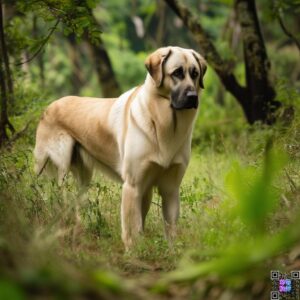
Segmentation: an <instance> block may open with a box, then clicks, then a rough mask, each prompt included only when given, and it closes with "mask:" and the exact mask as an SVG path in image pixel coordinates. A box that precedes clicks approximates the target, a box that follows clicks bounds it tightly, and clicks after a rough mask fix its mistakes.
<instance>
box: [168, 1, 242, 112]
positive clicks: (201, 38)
mask: <svg viewBox="0 0 300 300" xmlns="http://www.w3.org/2000/svg"><path fill="white" fill-rule="evenodd" d="M165 2H166V3H167V4H168V5H169V7H170V8H171V9H172V10H173V11H174V12H175V13H176V15H177V16H178V17H179V18H180V19H181V20H182V21H183V23H184V24H185V26H186V27H187V28H188V29H189V30H190V31H191V32H192V33H193V37H194V39H195V40H196V41H197V43H198V44H199V47H200V49H201V50H202V51H203V55H204V57H205V59H206V60H207V62H208V63H209V65H210V66H211V67H212V68H213V69H214V70H215V72H216V73H217V74H218V76H219V77H220V79H221V81H222V83H223V85H224V86H225V88H226V90H227V91H229V92H230V93H231V94H232V95H233V96H234V97H235V98H236V99H237V100H238V102H239V103H240V104H241V105H242V107H244V106H245V105H246V103H245V102H246V97H245V94H246V88H245V87H242V86H241V85H240V84H239V83H238V81H237V80H236V77H235V76H234V74H233V72H232V70H231V67H230V63H229V62H228V61H225V60H223V59H222V58H221V56H220V55H219V53H218V51H217V49H216V47H215V46H214V44H213V43H212V42H211V40H210V37H209V36H208V34H207V33H206V32H205V30H204V28H203V27H202V26H201V24H200V23H199V22H198V20H197V18H196V17H195V16H193V15H192V13H191V12H190V10H189V9H188V8H187V7H186V6H184V5H183V4H181V3H180V2H179V1H178V0H165Z"/></svg>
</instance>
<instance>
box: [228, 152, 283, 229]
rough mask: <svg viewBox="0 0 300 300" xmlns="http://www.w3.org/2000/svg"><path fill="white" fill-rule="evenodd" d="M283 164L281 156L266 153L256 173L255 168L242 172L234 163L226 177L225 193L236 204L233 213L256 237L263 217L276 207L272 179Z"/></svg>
mask: <svg viewBox="0 0 300 300" xmlns="http://www.w3.org/2000/svg"><path fill="white" fill-rule="evenodd" d="M284 163H285V158H284V156H283V154H282V153H280V152H278V151H274V149H267V152H266V153H265V160H264V163H263V165H262V166H261V167H260V168H259V169H257V167H255V166H250V167H247V168H244V169H242V168H241V166H240V165H239V164H238V163H235V164H234V165H233V168H232V170H231V171H230V172H229V173H228V175H227V178H226V185H227V190H228V193H229V195H230V196H231V197H232V198H233V199H235V201H237V213H238V215H239V216H240V217H241V219H242V220H243V221H244V222H245V223H246V225H247V226H248V227H249V228H250V229H251V230H252V231H254V232H256V233H262V232H265V231H266V227H265V226H266V220H267V216H268V215H269V214H270V213H271V212H272V211H273V210H274V209H275V207H276V205H277V204H278V200H279V195H280V191H279V190H278V189H277V188H275V186H274V177H275V176H278V174H279V172H280V171H281V169H282V166H283V165H284Z"/></svg>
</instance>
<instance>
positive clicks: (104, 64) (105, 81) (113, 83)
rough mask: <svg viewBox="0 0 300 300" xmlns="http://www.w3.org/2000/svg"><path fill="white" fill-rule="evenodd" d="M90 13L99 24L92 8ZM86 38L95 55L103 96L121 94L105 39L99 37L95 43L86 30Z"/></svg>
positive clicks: (108, 96) (109, 96)
mask: <svg viewBox="0 0 300 300" xmlns="http://www.w3.org/2000/svg"><path fill="white" fill-rule="evenodd" d="M89 13H90V15H91V18H92V19H93V22H94V23H95V24H97V20H96V18H95V17H94V15H93V12H92V10H89ZM84 39H85V41H86V42H87V44H88V46H89V48H90V51H91V53H92V56H93V60H94V64H95V68H96V71H97V75H98V81H99V84H100V86H101V90H102V94H103V97H107V98H111V97H117V96H119V95H120V94H121V88H120V85H119V83H118V81H117V78H116V75H115V72H114V70H113V67H112V64H111V61H110V58H109V55H108V53H107V51H106V48H105V45H104V43H103V40H102V39H101V38H99V39H98V43H94V42H93V41H92V40H91V39H90V36H89V34H88V32H85V34H84Z"/></svg>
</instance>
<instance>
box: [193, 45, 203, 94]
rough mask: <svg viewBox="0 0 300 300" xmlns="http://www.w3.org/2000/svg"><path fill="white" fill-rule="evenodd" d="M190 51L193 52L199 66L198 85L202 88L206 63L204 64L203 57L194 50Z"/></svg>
mask: <svg viewBox="0 0 300 300" xmlns="http://www.w3.org/2000/svg"><path fill="white" fill-rule="evenodd" d="M192 53H193V56H194V57H195V59H196V61H197V63H198V65H199V68H200V78H199V86H200V87H201V88H202V89H204V84H203V77H204V74H205V72H206V69H207V64H206V61H205V59H204V58H203V57H202V56H201V55H200V54H199V53H197V52H196V51H194V50H192Z"/></svg>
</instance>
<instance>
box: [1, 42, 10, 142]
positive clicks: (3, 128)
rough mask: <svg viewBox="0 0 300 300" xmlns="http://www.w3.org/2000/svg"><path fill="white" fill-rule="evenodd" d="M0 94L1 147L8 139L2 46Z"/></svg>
mask: <svg viewBox="0 0 300 300" xmlns="http://www.w3.org/2000/svg"><path fill="white" fill-rule="evenodd" d="M0 96H1V114H0V147H1V146H2V145H3V143H4V142H5V141H6V140H8V136H7V133H6V121H7V93H6V83H5V77H4V68H3V60H2V47H0Z"/></svg>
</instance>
